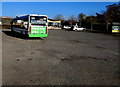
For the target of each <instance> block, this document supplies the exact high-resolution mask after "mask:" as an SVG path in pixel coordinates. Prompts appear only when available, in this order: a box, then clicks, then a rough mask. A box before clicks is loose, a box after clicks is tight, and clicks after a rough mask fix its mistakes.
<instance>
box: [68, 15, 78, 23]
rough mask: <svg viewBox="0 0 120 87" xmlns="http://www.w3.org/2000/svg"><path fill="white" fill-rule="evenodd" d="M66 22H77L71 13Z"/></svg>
mask: <svg viewBox="0 0 120 87" xmlns="http://www.w3.org/2000/svg"><path fill="white" fill-rule="evenodd" d="M68 22H69V23H70V24H75V23H76V22H77V20H76V18H75V17H74V16H73V15H72V16H70V17H69V19H68Z"/></svg>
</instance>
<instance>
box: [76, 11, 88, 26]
mask: <svg viewBox="0 0 120 87" xmlns="http://www.w3.org/2000/svg"><path fill="white" fill-rule="evenodd" d="M85 17H86V15H85V14H83V13H80V14H78V21H79V23H80V26H81V22H82V21H83V20H84V19H85Z"/></svg>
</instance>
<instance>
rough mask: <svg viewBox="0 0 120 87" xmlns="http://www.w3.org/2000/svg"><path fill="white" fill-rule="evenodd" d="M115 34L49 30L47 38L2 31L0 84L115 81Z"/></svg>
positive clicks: (94, 83) (116, 65)
mask: <svg viewBox="0 0 120 87" xmlns="http://www.w3.org/2000/svg"><path fill="white" fill-rule="evenodd" d="M118 39H119V37H116V36H112V35H107V34H100V33H91V32H75V31H68V30H49V37H48V38H26V37H23V36H22V35H19V34H13V33H11V31H10V30H9V29H4V30H3V31H2V72H3V73H2V76H3V78H2V83H3V85H119V82H118V81H119V78H118V74H119V71H118V68H119V67H118Z"/></svg>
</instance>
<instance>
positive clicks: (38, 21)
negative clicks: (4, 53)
mask: <svg viewBox="0 0 120 87" xmlns="http://www.w3.org/2000/svg"><path fill="white" fill-rule="evenodd" d="M11 31H12V32H17V33H20V34H24V35H27V36H28V37H48V17H47V16H46V15H39V14H30V15H22V16H16V18H14V19H13V20H12V22H11Z"/></svg>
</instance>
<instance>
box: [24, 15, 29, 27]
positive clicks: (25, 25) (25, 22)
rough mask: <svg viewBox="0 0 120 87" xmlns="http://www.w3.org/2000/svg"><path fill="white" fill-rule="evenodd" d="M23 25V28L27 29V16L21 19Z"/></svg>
mask: <svg viewBox="0 0 120 87" xmlns="http://www.w3.org/2000/svg"><path fill="white" fill-rule="evenodd" d="M23 26H24V28H26V29H27V27H28V17H26V18H25V19H23Z"/></svg>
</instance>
